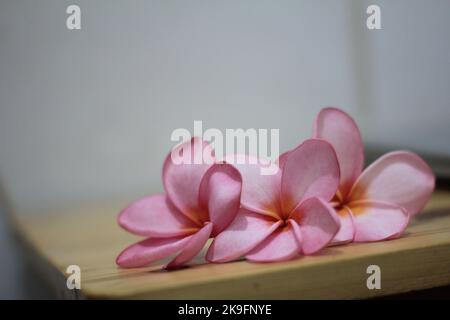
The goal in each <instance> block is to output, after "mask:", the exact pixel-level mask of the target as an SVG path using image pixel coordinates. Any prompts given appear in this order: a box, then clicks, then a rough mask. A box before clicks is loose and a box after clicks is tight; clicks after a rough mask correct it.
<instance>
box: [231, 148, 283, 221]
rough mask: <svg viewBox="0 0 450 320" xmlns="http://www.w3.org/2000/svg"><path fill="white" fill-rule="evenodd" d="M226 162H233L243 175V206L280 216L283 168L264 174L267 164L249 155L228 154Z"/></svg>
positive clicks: (258, 211)
mask: <svg viewBox="0 0 450 320" xmlns="http://www.w3.org/2000/svg"><path fill="white" fill-rule="evenodd" d="M226 162H227V163H232V164H233V165H234V167H236V168H237V169H238V170H239V172H240V174H241V176H242V194H241V205H242V207H244V208H246V209H248V210H250V211H253V212H257V213H261V214H264V215H269V216H272V217H276V218H277V217H278V212H279V211H280V183H281V170H277V172H276V173H275V174H269V175H264V174H262V172H263V171H262V170H263V168H264V167H266V168H267V166H265V165H262V164H261V160H260V159H258V158H256V157H253V156H248V155H239V154H235V155H227V156H226Z"/></svg>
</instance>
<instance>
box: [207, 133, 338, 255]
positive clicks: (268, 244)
mask: <svg viewBox="0 0 450 320" xmlns="http://www.w3.org/2000/svg"><path fill="white" fill-rule="evenodd" d="M241 157H242V156H241ZM248 158H249V157H248V156H247V161H245V163H246V164H239V163H243V162H244V161H242V160H241V161H239V162H237V164H235V166H236V167H237V168H238V170H239V172H240V173H241V175H242V195H241V206H242V207H241V209H240V211H239V213H238V215H237V216H236V218H235V220H234V221H233V222H232V223H231V224H230V226H229V227H228V228H226V229H225V230H224V231H222V232H221V233H220V234H219V235H218V236H217V237H216V238H215V240H214V243H213V244H212V245H211V247H210V249H209V251H208V253H207V256H206V259H207V260H208V261H211V262H227V261H232V260H235V259H238V258H239V257H241V256H245V257H246V258H247V259H248V260H251V261H256V262H269V261H282V260H289V259H292V258H294V257H295V256H297V255H298V254H299V253H303V254H305V255H308V254H313V253H315V252H317V251H318V250H320V249H322V248H323V247H325V246H327V245H328V244H329V242H330V241H331V240H332V239H333V237H334V236H335V235H336V233H337V232H338V230H339V218H338V217H337V214H336V213H335V211H334V210H333V208H332V207H331V206H330V205H329V204H328V201H329V200H331V198H332V197H333V196H334V194H335V193H336V190H337V187H338V184H339V166H338V162H337V158H336V154H335V151H334V150H333V148H332V146H331V145H330V144H329V143H328V142H326V141H322V140H317V139H310V140H307V141H305V142H304V143H303V144H301V145H300V146H298V147H297V148H296V149H295V150H293V151H292V152H290V153H289V155H288V156H287V157H286V158H285V159H284V166H283V169H282V170H278V172H277V174H274V175H261V170H260V167H259V165H255V164H251V163H256V162H257V161H255V160H253V162H251V161H249V159H248Z"/></svg>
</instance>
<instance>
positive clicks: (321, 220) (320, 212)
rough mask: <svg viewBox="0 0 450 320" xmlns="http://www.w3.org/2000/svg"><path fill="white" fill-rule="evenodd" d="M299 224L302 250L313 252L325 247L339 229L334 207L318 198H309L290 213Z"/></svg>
mask: <svg viewBox="0 0 450 320" xmlns="http://www.w3.org/2000/svg"><path fill="white" fill-rule="evenodd" d="M291 219H294V220H295V221H296V222H297V223H298V224H299V225H300V230H301V236H302V244H301V245H302V252H303V254H305V255H309V254H313V253H315V252H317V251H319V250H320V249H322V248H324V247H326V246H327V245H328V244H329V243H330V242H331V240H333V238H334V236H335V235H336V234H337V232H338V231H339V227H340V225H339V218H338V217H337V214H336V212H335V211H334V209H333V208H332V207H331V206H330V205H329V204H328V203H327V202H325V201H323V200H322V199H320V198H309V199H307V200H305V201H304V202H302V203H301V204H300V205H299V206H298V207H297V208H295V210H294V211H293V212H292V214H291Z"/></svg>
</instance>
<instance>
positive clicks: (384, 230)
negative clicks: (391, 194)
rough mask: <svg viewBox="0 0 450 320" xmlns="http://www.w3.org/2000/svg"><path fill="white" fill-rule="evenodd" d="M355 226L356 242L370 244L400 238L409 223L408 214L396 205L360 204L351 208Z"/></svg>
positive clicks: (368, 202)
mask: <svg viewBox="0 0 450 320" xmlns="http://www.w3.org/2000/svg"><path fill="white" fill-rule="evenodd" d="M350 210H351V211H352V213H353V222H354V224H355V229H356V233H355V242H370V241H380V240H386V239H392V238H393V237H398V236H400V235H401V234H402V233H403V231H404V230H405V228H406V226H407V225H408V222H409V217H410V215H409V214H408V212H407V211H406V210H405V209H403V208H401V207H399V206H396V205H394V204H389V203H378V202H370V201H367V202H360V203H359V204H358V205H354V206H351V207H350Z"/></svg>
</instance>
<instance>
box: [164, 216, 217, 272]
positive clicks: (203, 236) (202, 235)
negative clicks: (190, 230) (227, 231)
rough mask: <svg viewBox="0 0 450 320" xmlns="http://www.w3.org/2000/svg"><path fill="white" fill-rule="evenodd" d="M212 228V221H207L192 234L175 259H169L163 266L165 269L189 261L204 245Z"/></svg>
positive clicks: (176, 266)
mask: <svg viewBox="0 0 450 320" xmlns="http://www.w3.org/2000/svg"><path fill="white" fill-rule="evenodd" d="M212 230H213V225H212V223H207V224H206V225H205V226H204V227H203V228H201V229H200V230H199V231H198V232H197V233H196V234H193V235H192V236H191V238H190V239H189V242H188V243H187V244H186V246H185V247H184V248H183V249H182V250H181V252H180V253H179V254H178V256H177V257H176V258H175V259H173V260H172V261H170V262H169V263H168V264H167V265H166V266H165V269H173V268H178V267H181V266H183V265H184V264H185V263H187V262H189V261H190V260H191V259H192V258H194V257H195V256H196V255H197V254H198V253H199V252H200V251H201V250H202V249H203V247H204V246H205V243H206V241H208V239H209V237H210V235H211V232H212Z"/></svg>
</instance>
